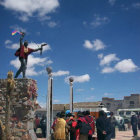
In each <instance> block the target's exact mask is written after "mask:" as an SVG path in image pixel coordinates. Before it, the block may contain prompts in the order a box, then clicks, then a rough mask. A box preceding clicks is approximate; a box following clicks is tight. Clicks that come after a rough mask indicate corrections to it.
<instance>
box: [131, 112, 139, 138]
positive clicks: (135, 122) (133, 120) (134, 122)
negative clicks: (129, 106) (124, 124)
mask: <svg viewBox="0 0 140 140" xmlns="http://www.w3.org/2000/svg"><path fill="white" fill-rule="evenodd" d="M131 125H132V131H133V137H136V136H137V134H138V130H137V126H138V119H137V117H136V114H135V112H132V117H131Z"/></svg>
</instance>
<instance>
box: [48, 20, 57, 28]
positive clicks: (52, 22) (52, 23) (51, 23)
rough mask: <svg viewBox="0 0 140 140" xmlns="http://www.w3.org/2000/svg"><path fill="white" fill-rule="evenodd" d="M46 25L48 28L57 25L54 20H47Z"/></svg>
mask: <svg viewBox="0 0 140 140" xmlns="http://www.w3.org/2000/svg"><path fill="white" fill-rule="evenodd" d="M48 26H49V27H50V28H54V27H56V26H57V23H56V22H54V21H50V22H48Z"/></svg>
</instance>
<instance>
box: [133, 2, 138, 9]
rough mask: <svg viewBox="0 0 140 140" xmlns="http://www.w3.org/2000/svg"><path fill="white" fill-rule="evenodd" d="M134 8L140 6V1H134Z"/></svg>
mask: <svg viewBox="0 0 140 140" xmlns="http://www.w3.org/2000/svg"><path fill="white" fill-rule="evenodd" d="M132 6H133V7H134V8H140V2H139V3H133V5H132Z"/></svg>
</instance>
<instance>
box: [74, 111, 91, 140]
mask: <svg viewBox="0 0 140 140" xmlns="http://www.w3.org/2000/svg"><path fill="white" fill-rule="evenodd" d="M77 116H78V119H77V126H76V129H77V130H76V131H77V132H76V139H78V140H88V133H89V130H90V129H91V127H90V125H89V124H88V122H87V121H86V119H85V118H84V115H83V114H82V112H80V111H79V112H78V113H77Z"/></svg>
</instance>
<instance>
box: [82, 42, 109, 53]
mask: <svg viewBox="0 0 140 140" xmlns="http://www.w3.org/2000/svg"><path fill="white" fill-rule="evenodd" d="M83 46H84V47H85V48H87V49H89V50H94V51H98V50H103V49H104V48H105V47H106V46H105V44H104V43H103V42H102V41H101V40H100V39H96V40H94V41H92V42H91V41H89V40H85V42H84V45H83Z"/></svg>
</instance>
